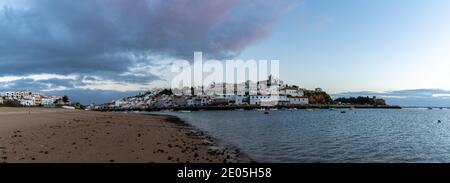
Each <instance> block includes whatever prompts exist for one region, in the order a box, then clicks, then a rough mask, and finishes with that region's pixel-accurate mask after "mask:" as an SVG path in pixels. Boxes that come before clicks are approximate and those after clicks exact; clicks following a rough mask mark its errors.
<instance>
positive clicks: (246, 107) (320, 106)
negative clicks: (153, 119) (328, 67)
mask: <svg viewBox="0 0 450 183" xmlns="http://www.w3.org/2000/svg"><path fill="white" fill-rule="evenodd" d="M269 108H277V109H352V108H354V109H401V108H402V107H400V106H396V105H328V104H309V105H290V106H270V107H269V106H259V105H243V106H188V107H167V108H150V109H143V108H132V109H122V108H102V109H97V110H96V111H133V110H136V111H162V110H175V111H180V110H189V111H198V110H237V109H243V110H254V109H269Z"/></svg>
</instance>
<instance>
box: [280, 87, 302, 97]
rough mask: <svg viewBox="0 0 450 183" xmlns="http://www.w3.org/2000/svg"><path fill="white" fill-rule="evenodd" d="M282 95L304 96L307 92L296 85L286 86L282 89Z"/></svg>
mask: <svg viewBox="0 0 450 183" xmlns="http://www.w3.org/2000/svg"><path fill="white" fill-rule="evenodd" d="M280 95H286V96H293V97H302V96H304V95H305V93H304V91H303V90H302V89H299V88H298V87H296V86H286V87H283V88H281V89H280Z"/></svg>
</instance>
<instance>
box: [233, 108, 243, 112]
mask: <svg viewBox="0 0 450 183" xmlns="http://www.w3.org/2000/svg"><path fill="white" fill-rule="evenodd" d="M235 111H245V109H242V108H240V109H235Z"/></svg>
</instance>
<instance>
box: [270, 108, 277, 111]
mask: <svg viewBox="0 0 450 183" xmlns="http://www.w3.org/2000/svg"><path fill="white" fill-rule="evenodd" d="M270 110H271V111H278V109H277V108H270Z"/></svg>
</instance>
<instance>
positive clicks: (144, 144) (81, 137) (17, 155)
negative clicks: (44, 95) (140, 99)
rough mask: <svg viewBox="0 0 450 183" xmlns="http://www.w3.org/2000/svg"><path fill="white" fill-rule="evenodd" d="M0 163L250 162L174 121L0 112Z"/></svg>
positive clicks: (111, 115) (15, 110)
mask: <svg viewBox="0 0 450 183" xmlns="http://www.w3.org/2000/svg"><path fill="white" fill-rule="evenodd" d="M0 162H7V163H10V162H12V163H14V162H25V163H33V162H38V163H65V162H70V163H116V162H119V163H209V162H218V163H222V162H251V160H250V159H249V158H248V157H247V156H245V155H244V154H243V153H241V152H239V150H237V149H235V148H230V147H220V146H217V144H216V142H215V140H214V139H212V138H210V137H207V136H205V135H204V134H202V133H201V132H198V131H196V130H194V129H193V128H191V127H189V126H188V125H186V124H185V123H184V122H183V121H181V120H179V119H178V118H176V117H170V116H160V115H136V114H127V113H102V112H94V111H80V110H65V109H47V108H0Z"/></svg>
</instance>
